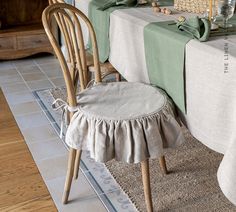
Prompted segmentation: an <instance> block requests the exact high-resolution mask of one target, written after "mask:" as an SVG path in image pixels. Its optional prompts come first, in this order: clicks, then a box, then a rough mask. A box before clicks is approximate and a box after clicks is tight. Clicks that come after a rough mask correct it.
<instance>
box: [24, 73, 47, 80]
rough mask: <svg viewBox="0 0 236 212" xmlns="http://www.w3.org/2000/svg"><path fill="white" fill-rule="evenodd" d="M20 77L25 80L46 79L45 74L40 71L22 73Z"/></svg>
mask: <svg viewBox="0 0 236 212" xmlns="http://www.w3.org/2000/svg"><path fill="white" fill-rule="evenodd" d="M22 77H23V78H24V80H25V81H26V82H29V81H35V80H46V79H47V77H46V75H45V74H44V73H42V72H37V73H27V74H22Z"/></svg>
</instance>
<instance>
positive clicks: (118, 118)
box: [66, 82, 184, 163]
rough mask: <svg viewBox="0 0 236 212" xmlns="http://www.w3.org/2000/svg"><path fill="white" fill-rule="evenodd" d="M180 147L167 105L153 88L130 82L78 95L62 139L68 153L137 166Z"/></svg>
mask: <svg viewBox="0 0 236 212" xmlns="http://www.w3.org/2000/svg"><path fill="white" fill-rule="evenodd" d="M183 141H184V137H183V134H182V131H181V127H180V125H179V123H178V122H177V121H176V119H175V114H174V111H173V104H172V102H171V101H170V99H169V98H168V97H167V96H166V95H165V93H164V92H163V91H162V90H160V89H158V88H156V87H153V86H150V85H146V84H143V83H135V82H134V83H127V82H119V83H117V82H114V83H101V84H97V85H95V86H93V87H91V88H88V89H86V90H85V91H83V92H81V93H79V95H78V106H77V112H75V114H74V115H73V117H72V120H71V123H70V125H69V127H68V130H67V133H66V143H67V144H68V145H69V146H70V147H72V148H75V149H83V150H89V151H90V156H91V157H92V158H94V159H95V160H96V161H98V162H106V161H109V160H111V159H113V158H115V159H116V160H118V161H124V162H128V163H138V162H141V161H144V160H146V159H147V158H157V157H160V156H162V155H163V149H164V148H166V147H175V146H177V145H179V144H181V143H182V142H183Z"/></svg>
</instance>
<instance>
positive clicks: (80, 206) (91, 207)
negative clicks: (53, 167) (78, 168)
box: [46, 173, 107, 212]
mask: <svg viewBox="0 0 236 212" xmlns="http://www.w3.org/2000/svg"><path fill="white" fill-rule="evenodd" d="M64 182H65V177H61V178H56V179H53V180H49V181H46V184H47V186H48V189H49V191H50V193H51V194H52V196H53V200H54V202H55V204H56V206H57V208H58V209H59V211H61V212H67V211H68V212H80V211H81V212H90V211H91V212H92V211H96V212H105V211H107V210H106V209H105V207H104V206H103V205H102V203H101V201H100V200H99V198H98V197H97V195H96V194H95V192H94V191H93V190H92V188H91V187H90V185H89V183H88V182H87V180H86V179H85V177H84V176H83V174H82V173H79V178H78V179H77V180H75V181H73V182H72V186H71V192H70V196H69V202H68V204H66V205H63V204H62V202H61V199H62V193H63V188H64Z"/></svg>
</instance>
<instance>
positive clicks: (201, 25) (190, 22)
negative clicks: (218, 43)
mask: <svg viewBox="0 0 236 212" xmlns="http://www.w3.org/2000/svg"><path fill="white" fill-rule="evenodd" d="M177 26H178V28H179V30H181V31H185V32H187V33H189V34H190V35H192V36H193V38H195V39H198V40H199V41H207V40H208V38H209V35H210V30H211V28H210V22H209V20H208V19H206V18H199V17H197V16H196V17H193V18H189V19H184V18H182V20H181V19H180V21H178V22H177Z"/></svg>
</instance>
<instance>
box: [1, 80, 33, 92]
mask: <svg viewBox="0 0 236 212" xmlns="http://www.w3.org/2000/svg"><path fill="white" fill-rule="evenodd" d="M2 89H3V91H4V93H6V94H10V93H19V92H24V91H29V88H28V87H27V85H26V84H25V83H24V82H23V83H22V82H20V83H8V84H7V83H6V84H4V85H3V86H2Z"/></svg>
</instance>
